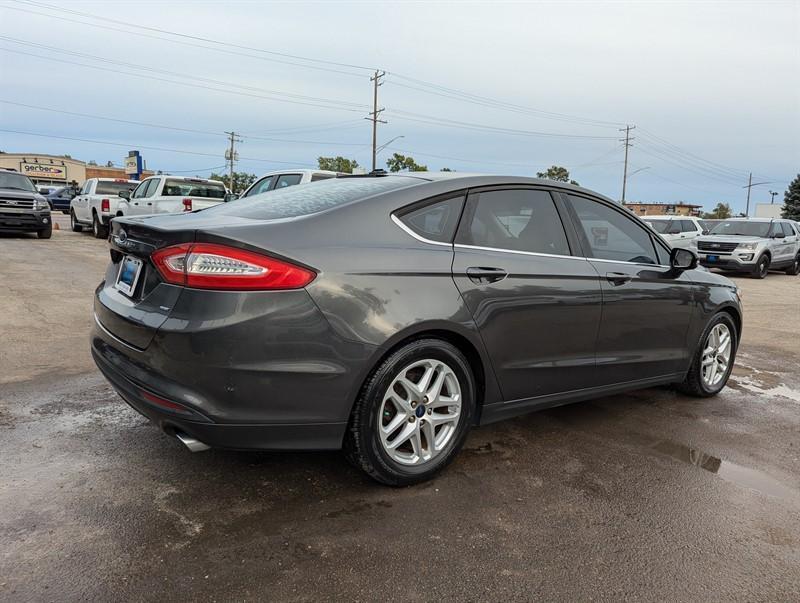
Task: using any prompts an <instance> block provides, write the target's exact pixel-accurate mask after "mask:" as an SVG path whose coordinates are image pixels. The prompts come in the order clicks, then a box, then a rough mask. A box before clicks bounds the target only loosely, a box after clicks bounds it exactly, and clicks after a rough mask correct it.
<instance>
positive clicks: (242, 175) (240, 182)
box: [208, 172, 256, 193]
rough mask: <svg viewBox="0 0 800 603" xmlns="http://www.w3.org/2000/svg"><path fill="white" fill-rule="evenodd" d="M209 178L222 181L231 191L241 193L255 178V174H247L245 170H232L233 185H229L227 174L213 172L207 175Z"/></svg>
mask: <svg viewBox="0 0 800 603" xmlns="http://www.w3.org/2000/svg"><path fill="white" fill-rule="evenodd" d="M208 178H209V180H219V181H220V182H223V183H224V184H225V186H227V187H228V188H229V189H231V192H232V193H241V192H243V191H244V190H245V189H246V188H247V187H248V186H250V185H251V184H253V182H255V180H256V175H255V174H248V173H247V172H234V173H233V186H231V183H230V178H228V174H215V173H212V174H211V175H210V176H209V177H208Z"/></svg>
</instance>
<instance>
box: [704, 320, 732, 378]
mask: <svg viewBox="0 0 800 603" xmlns="http://www.w3.org/2000/svg"><path fill="white" fill-rule="evenodd" d="M731 344H732V340H731V332H730V329H728V325H726V324H724V323H719V324H717V325H714V328H713V329H711V332H710V333H709V334H708V337H707V338H706V343H705V346H704V348H703V360H702V371H703V383H704V384H705V386H706V387H708V388H710V389H714V388H716V387H717V386H718V385H719V384H720V382H721V381H722V380H723V379H724V378H725V375H726V374H727V372H728V366H729V365H730V361H731Z"/></svg>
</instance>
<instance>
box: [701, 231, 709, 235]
mask: <svg viewBox="0 0 800 603" xmlns="http://www.w3.org/2000/svg"><path fill="white" fill-rule="evenodd" d="M708 233H709V231H708V230H703V231H702V232H701V233H700V234H703V235H707V234H708Z"/></svg>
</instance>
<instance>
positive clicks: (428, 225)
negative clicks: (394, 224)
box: [397, 195, 464, 243]
mask: <svg viewBox="0 0 800 603" xmlns="http://www.w3.org/2000/svg"><path fill="white" fill-rule="evenodd" d="M463 206H464V196H463V195H459V196H457V197H452V198H450V199H443V200H441V201H434V202H432V203H430V204H427V205H425V206H424V207H419V208H416V209H414V208H412V209H411V210H410V211H405V212H402V213H398V216H397V217H398V219H399V220H400V221H401V222H402V223H403V224H405V225H406V226H407V227H408V228H410V229H411V230H412V231H414V232H415V233H416V234H418V235H419V236H421V237H423V238H425V239H429V240H431V241H438V242H439V243H449V242H450V241H452V240H453V235H454V234H455V233H456V227H457V226H458V218H459V216H460V215H461V208H462V207H463Z"/></svg>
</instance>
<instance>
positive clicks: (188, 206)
mask: <svg viewBox="0 0 800 603" xmlns="http://www.w3.org/2000/svg"><path fill="white" fill-rule="evenodd" d="M183 211H192V200H191V199H184V200H183Z"/></svg>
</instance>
